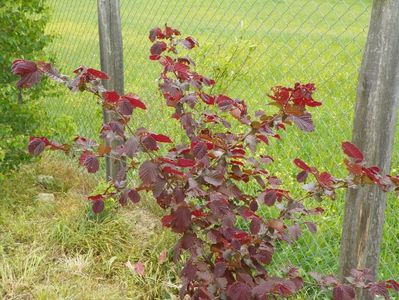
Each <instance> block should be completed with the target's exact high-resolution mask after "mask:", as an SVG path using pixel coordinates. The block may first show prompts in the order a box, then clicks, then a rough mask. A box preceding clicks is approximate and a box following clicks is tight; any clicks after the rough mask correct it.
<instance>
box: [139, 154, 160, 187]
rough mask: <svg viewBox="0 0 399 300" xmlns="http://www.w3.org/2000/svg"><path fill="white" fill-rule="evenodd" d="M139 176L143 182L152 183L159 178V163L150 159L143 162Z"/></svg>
mask: <svg viewBox="0 0 399 300" xmlns="http://www.w3.org/2000/svg"><path fill="white" fill-rule="evenodd" d="M139 176H140V179H141V181H142V182H143V184H145V185H151V184H152V183H154V182H155V181H156V180H157V179H158V165H156V164H155V163H153V162H152V161H150V160H147V161H145V162H143V163H142V165H141V166H140V169H139Z"/></svg>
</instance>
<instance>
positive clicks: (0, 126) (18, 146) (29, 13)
mask: <svg viewBox="0 0 399 300" xmlns="http://www.w3.org/2000/svg"><path fill="white" fill-rule="evenodd" d="M47 22H48V8H47V5H46V3H45V1H43V0H6V1H5V2H3V3H2V4H0V68H1V70H2V72H1V73H0V179H1V178H2V177H3V176H4V173H5V172H7V171H9V170H11V169H15V168H16V167H17V166H18V165H19V164H20V163H22V162H26V161H28V160H30V159H31V157H30V156H29V155H28V154H27V151H26V148H27V146H26V145H27V142H28V137H29V136H31V135H35V134H39V133H40V134H41V135H43V134H48V135H50V136H52V135H54V134H53V133H54V132H56V131H59V130H62V131H64V130H66V131H67V132H69V130H68V129H71V131H72V130H73V128H70V127H73V125H71V123H70V122H69V121H68V120H67V119H66V118H64V117H63V118H61V119H60V120H57V122H52V123H51V126H50V123H49V121H50V120H49V117H48V115H47V113H46V112H45V109H44V102H43V101H44V100H43V95H44V97H46V96H48V92H47V94H46V93H44V91H46V90H47V87H48V85H49V84H48V83H46V82H45V83H42V84H40V85H38V86H36V87H35V88H33V89H29V90H18V89H17V88H16V87H15V82H16V81H17V80H18V78H17V77H16V76H14V75H13V74H12V73H11V70H10V69H11V64H12V61H13V60H14V59H16V58H23V59H28V60H44V59H45V58H46V57H45V56H44V48H45V47H46V45H48V44H49V42H50V41H51V38H50V36H48V35H46V34H45V33H44V30H45V26H46V24H47ZM39 95H40V96H39ZM56 129H57V130H56ZM2 174H3V175H2Z"/></svg>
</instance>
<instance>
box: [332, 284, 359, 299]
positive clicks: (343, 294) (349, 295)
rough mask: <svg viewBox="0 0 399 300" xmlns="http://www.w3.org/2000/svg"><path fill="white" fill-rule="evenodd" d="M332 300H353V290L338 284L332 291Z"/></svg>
mask: <svg viewBox="0 0 399 300" xmlns="http://www.w3.org/2000/svg"><path fill="white" fill-rule="evenodd" d="M333 299H334V300H352V299H355V290H354V289H353V288H352V287H350V286H348V285H346V284H340V285H338V286H336V287H334V289H333Z"/></svg>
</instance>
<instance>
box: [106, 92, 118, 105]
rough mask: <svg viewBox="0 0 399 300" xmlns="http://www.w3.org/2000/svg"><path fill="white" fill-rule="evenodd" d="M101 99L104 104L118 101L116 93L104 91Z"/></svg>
mask: <svg viewBox="0 0 399 300" xmlns="http://www.w3.org/2000/svg"><path fill="white" fill-rule="evenodd" d="M103 98H104V100H105V102H108V103H116V102H118V101H119V99H120V96H119V94H118V93H117V92H116V91H106V92H104V93H103Z"/></svg>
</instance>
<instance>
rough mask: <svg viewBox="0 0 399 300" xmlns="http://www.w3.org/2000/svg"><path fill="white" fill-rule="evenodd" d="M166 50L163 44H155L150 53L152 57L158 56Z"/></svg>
mask: <svg viewBox="0 0 399 300" xmlns="http://www.w3.org/2000/svg"><path fill="white" fill-rule="evenodd" d="M166 48H167V45H166V43H165V42H156V43H155V44H153V45H152V47H151V49H150V51H151V55H152V56H159V55H161V54H162V52H164V51H165V50H166Z"/></svg>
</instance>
